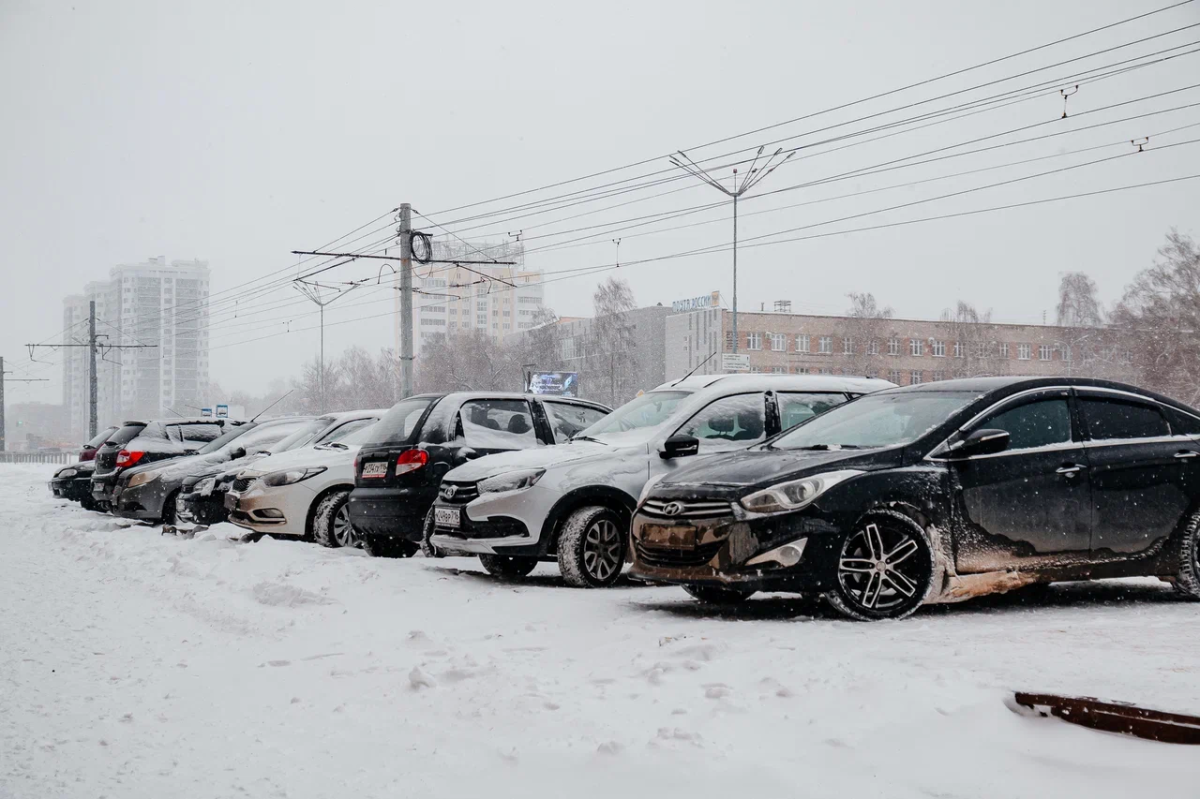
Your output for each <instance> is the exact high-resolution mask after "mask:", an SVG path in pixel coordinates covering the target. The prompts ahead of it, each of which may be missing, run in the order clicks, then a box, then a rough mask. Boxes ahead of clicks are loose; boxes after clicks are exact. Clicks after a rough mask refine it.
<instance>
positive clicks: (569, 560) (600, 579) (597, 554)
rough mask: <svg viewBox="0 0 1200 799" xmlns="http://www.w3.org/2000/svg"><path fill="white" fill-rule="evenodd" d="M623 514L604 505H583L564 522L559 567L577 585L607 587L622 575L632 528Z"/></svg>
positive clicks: (569, 583) (573, 585) (559, 539)
mask: <svg viewBox="0 0 1200 799" xmlns="http://www.w3.org/2000/svg"><path fill="white" fill-rule="evenodd" d="M627 528H628V525H626V524H625V523H624V522H623V521H622V520H621V517H620V516H619V515H618V514H617V513H616V512H615V511H613V510H611V509H609V508H606V507H603V506H601V505H589V506H587V507H584V508H580V509H578V510H576V511H575V512H573V513H572V514H571V515H570V516H568V517H567V519H566V521H565V522H563V526H562V532H561V533H560V534H559V537H558V568H559V569H560V570H561V571H562V576H563V579H564V580H566V583H567V585H569V586H572V587H574V588H607V587H608V586H610V585H612V584H613V583H615V582H616V581H617V579H618V578H619V577H620V576H621V568H622V567H623V566H624V565H625V550H626V548H627V547H628V544H629V530H628V529H627Z"/></svg>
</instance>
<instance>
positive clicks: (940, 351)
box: [932, 341, 946, 358]
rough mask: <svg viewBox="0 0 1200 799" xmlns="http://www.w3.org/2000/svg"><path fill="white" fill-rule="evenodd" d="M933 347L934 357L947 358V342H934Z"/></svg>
mask: <svg viewBox="0 0 1200 799" xmlns="http://www.w3.org/2000/svg"><path fill="white" fill-rule="evenodd" d="M932 349H933V357H935V358H945V357H946V342H944V341H935V342H933V347H932Z"/></svg>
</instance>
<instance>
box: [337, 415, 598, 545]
mask: <svg viewBox="0 0 1200 799" xmlns="http://www.w3.org/2000/svg"><path fill="white" fill-rule="evenodd" d="M545 402H556V403H570V404H571V405H572V406H573V407H574V408H576V409H578V411H579V413H580V414H583V415H585V416H586V417H587V418H588V419H591V420H592V421H596V420H599V419H600V418H602V417H603V416H605V415H607V414H608V413H609V412H610V410H611V409H610V408H608V407H606V406H604V405H599V404H597V403H594V402H588V401H586V400H577V399H568V398H565V397H540V396H534V395H529V394H516V393H509V392H492V393H486V392H467V391H463V392H455V393H452V394H422V395H419V396H415V397H409V398H408V399H406V400H401V401H400V402H399V403H397V404H396V405H395V406H394V407H393V408H392V409H391V410H390V411H388V412H387V413H386V414H385V415H384V417H383V418H382V419H380V420H379V422H378V424H376V426H375V430H376V432H377V436H376V439H377V440H376V441H375V442H373V443H368V444H364V445H363V446H362V448H361V449H360V450H359V451H358V456H357V457H356V458H355V462H354V486H355V488H354V491H353V492H352V493H351V494H350V502H349V509H350V523H351V525H352V526H353V529H354V531H355V534H356V535H358V536H359V537H361V538H362V540H363V542H364V543H365V544H366V545H367V548H368V550H369V551H371V552H373V553H375V554H389V555H402V556H404V557H407V556H409V555H412V554H413V553H415V552H416V551H417V549H418V547H419V544H420V542H421V539H422V534H423V530H424V526H425V517H426V515H427V514H428V513H429V509H430V507H431V506H432V505H433V501H434V499H435V498H436V497H437V492H438V485H439V483H441V480H442V477H443V475H445V474H446V472H448V471H450V470H451V469H453V468H454V467H455V466H459V465H461V464H463V463H466V462H467V461H469V460H472V459H474V458H479V457H482V456H484V455H491V454H493V453H496V452H509V451H511V450H518V449H533V448H535V447H544V446H548V445H552V444H559V443H563V442H565V441H566V440H567V438H568V437H569V436H570V434H571V433H572V432H577V430H576V429H575V427H573V426H572V427H564V426H563V424H562V423H558V424H554V423H552V422H551V419H552V418H555V419H558V418H560V417H563V414H561V413H559V414H548V413H547V411H546V407H545V405H544V403H545ZM593 417H594V418H593Z"/></svg>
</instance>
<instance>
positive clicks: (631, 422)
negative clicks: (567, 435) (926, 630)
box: [575, 391, 691, 438]
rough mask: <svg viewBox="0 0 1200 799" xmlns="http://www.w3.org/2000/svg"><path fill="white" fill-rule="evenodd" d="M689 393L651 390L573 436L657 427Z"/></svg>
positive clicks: (597, 434)
mask: <svg viewBox="0 0 1200 799" xmlns="http://www.w3.org/2000/svg"><path fill="white" fill-rule="evenodd" d="M689 394H691V392H690V391H651V392H650V393H649V394H643V395H642V396H640V397H635V398H633V399H631V400H630V401H629V402H627V403H625V404H624V405H622V406H621V407H620V408H617V409H616V410H615V411H613V412H612V413H610V414H609V415H608V416H605V417H604V418H603V419H601V420H600V421H598V422H596V423H595V424H594V425H592V426H591V427H589V428H587V429H586V430H584V431H583V432H582V433H578V434H577V435H576V436H575V438H588V437H591V436H599V435H604V434H605V433H620V432H623V431H625V430H639V429H642V428H648V427H658V426H659V425H660V424H662V423H663V422H665V421H666V420H667V419H668V418H669V417H670V416H671V414H672V413H674V412H675V408H676V406H678V405H679V403H680V401H682V400H683V398H684V397H686V396H688V395H689Z"/></svg>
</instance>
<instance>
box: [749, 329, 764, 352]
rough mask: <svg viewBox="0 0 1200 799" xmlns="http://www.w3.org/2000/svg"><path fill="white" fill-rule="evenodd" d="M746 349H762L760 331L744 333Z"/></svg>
mask: <svg viewBox="0 0 1200 799" xmlns="http://www.w3.org/2000/svg"><path fill="white" fill-rule="evenodd" d="M746 349H748V350H761V349H762V333H747V334H746Z"/></svg>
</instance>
